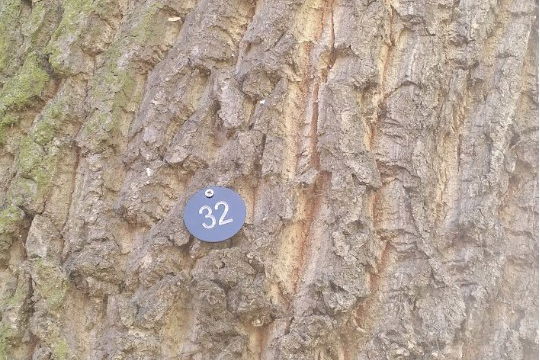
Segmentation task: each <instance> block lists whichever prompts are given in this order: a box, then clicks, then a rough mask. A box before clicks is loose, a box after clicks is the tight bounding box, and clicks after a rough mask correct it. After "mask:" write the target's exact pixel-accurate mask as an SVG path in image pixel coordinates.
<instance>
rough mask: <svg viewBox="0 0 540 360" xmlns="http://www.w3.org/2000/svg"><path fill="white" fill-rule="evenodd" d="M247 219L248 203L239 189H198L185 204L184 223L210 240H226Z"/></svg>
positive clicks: (213, 187) (193, 232)
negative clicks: (238, 192)
mask: <svg viewBox="0 0 540 360" xmlns="http://www.w3.org/2000/svg"><path fill="white" fill-rule="evenodd" d="M245 220H246V205H245V204H244V200H242V198H241V197H240V195H238V194H237V193H236V192H235V191H233V190H231V189H228V188H226V187H222V186H211V187H207V188H205V189H203V190H199V191H197V192H196V193H195V194H194V195H193V196H192V197H191V198H189V200H188V202H187V204H186V206H185V207H184V224H185V225H186V227H187V229H188V231H189V232H190V233H191V235H193V236H195V237H196V238H198V239H199V240H202V241H206V242H220V241H225V240H227V239H229V238H230V237H232V236H233V235H234V234H236V233H237V232H238V231H240V229H241V228H242V225H244V221H245Z"/></svg>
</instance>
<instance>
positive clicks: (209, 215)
mask: <svg viewBox="0 0 540 360" xmlns="http://www.w3.org/2000/svg"><path fill="white" fill-rule="evenodd" d="M221 206H222V207H223V213H222V214H221V216H220V217H219V222H218V225H225V224H228V223H231V222H232V221H233V219H225V216H227V212H229V204H227V203H226V202H225V201H220V202H218V203H216V205H215V206H214V210H218V209H219V208H220V207H221ZM205 210H206V215H205V216H204V218H205V219H210V224H207V223H204V222H203V223H202V226H203V227H204V228H205V229H212V228H213V227H214V226H216V218H215V217H214V215H212V209H211V208H210V206H208V205H204V206H201V208H200V209H199V214H200V215H202V214H203V212H204V211H205Z"/></svg>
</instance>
